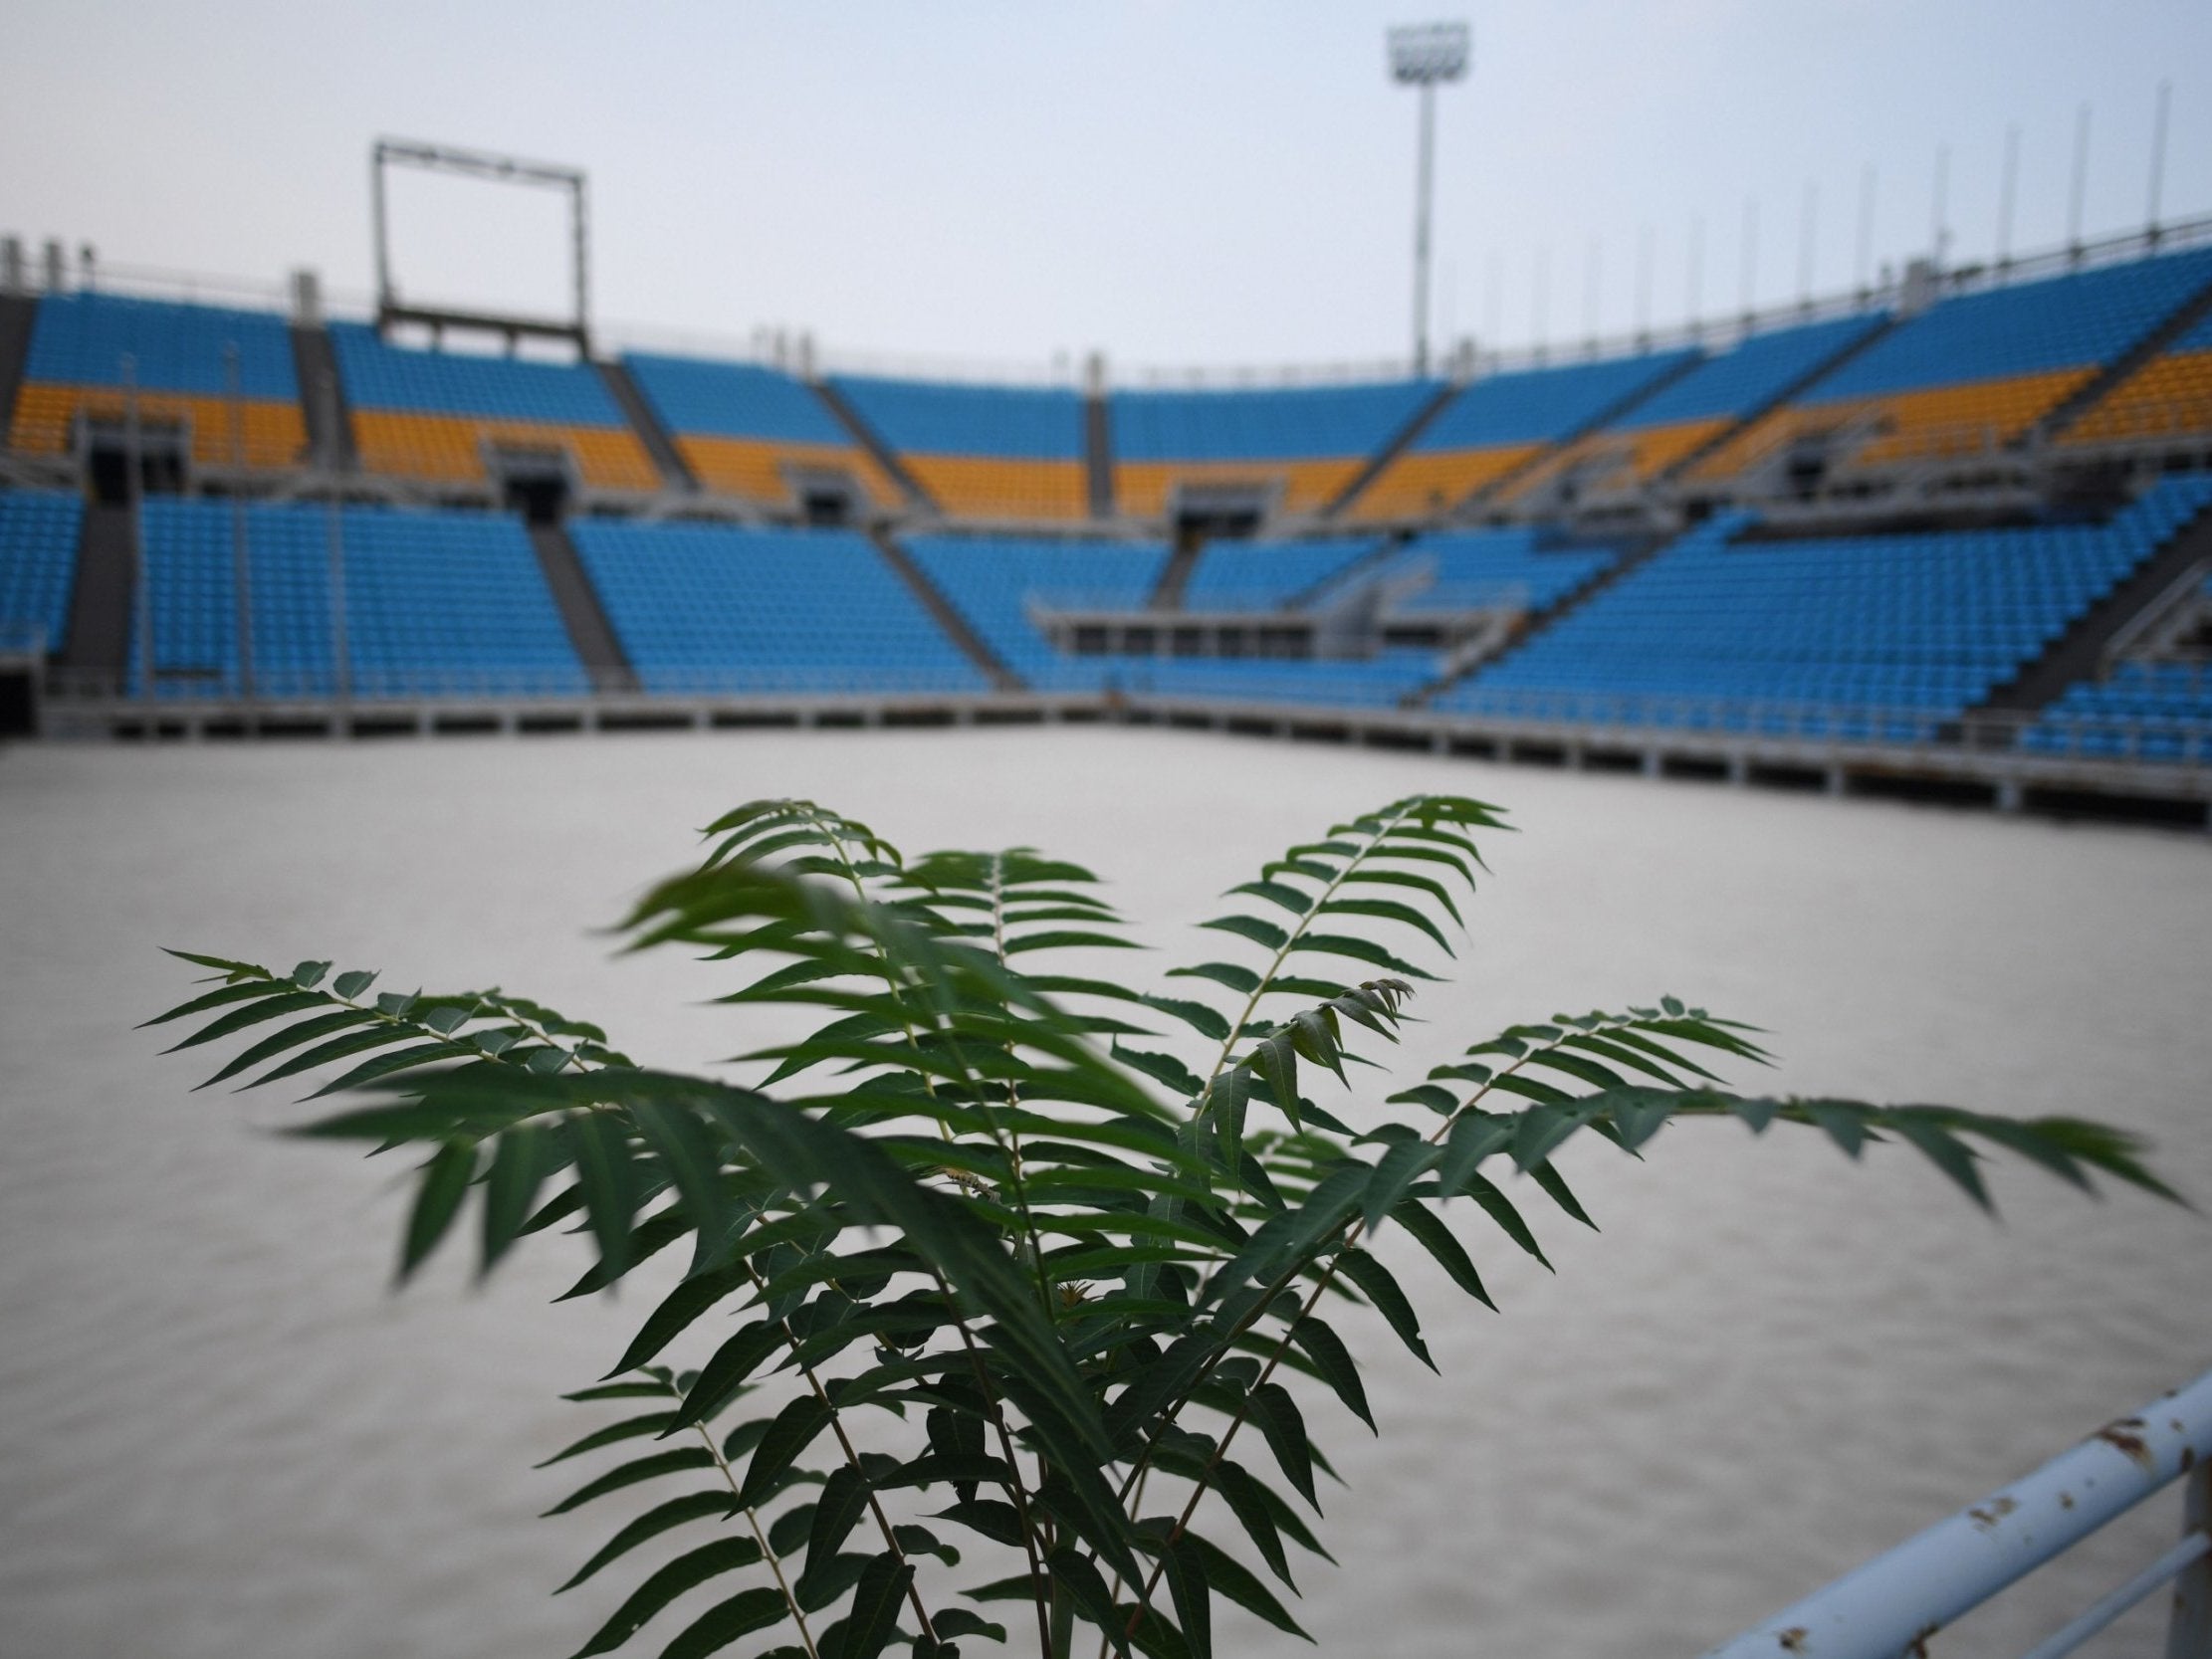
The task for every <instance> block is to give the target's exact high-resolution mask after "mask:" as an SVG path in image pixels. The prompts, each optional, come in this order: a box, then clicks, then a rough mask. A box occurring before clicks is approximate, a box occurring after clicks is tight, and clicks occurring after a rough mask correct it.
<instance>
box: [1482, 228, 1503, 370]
mask: <svg viewBox="0 0 2212 1659" xmlns="http://www.w3.org/2000/svg"><path fill="white" fill-rule="evenodd" d="M1484 266H1485V270H1484V273H1483V278H1482V290H1483V293H1482V330H1483V332H1484V333H1485V334H1487V335H1488V336H1489V339H1488V343H1489V347H1490V349H1491V350H1492V351H1495V350H1496V349H1497V338H1498V330H1499V329H1501V328H1503V327H1504V326H1505V255H1504V254H1503V253H1502V252H1500V251H1499V250H1498V249H1496V248H1492V249H1491V250H1490V257H1489V258H1488V259H1487V260H1486V261H1484Z"/></svg>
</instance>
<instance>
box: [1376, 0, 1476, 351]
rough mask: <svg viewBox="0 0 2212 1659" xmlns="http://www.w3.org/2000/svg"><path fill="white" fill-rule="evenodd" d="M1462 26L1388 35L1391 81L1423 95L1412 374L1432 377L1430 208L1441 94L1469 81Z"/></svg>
mask: <svg viewBox="0 0 2212 1659" xmlns="http://www.w3.org/2000/svg"><path fill="white" fill-rule="evenodd" d="M1468 56H1469V49H1468V33H1467V26H1466V25H1465V24H1464V23H1420V24H1414V25H1411V26H1409V27H1405V28H1399V29H1393V30H1391V31H1390V78H1391V79H1392V80H1393V81H1395V82H1397V83H1398V84H1399V85H1400V86H1401V87H1418V88H1420V89H1421V152H1420V161H1419V164H1418V169H1419V170H1418V172H1417V174H1416V178H1415V185H1414V191H1415V205H1414V372H1415V373H1416V374H1427V373H1428V372H1429V206H1430V198H1431V196H1432V195H1433V194H1434V188H1433V187H1434V184H1435V177H1436V147H1437V89H1438V87H1439V86H1442V85H1444V84H1445V83H1447V82H1452V81H1460V80H1464V79H1465V78H1466V73H1467V58H1468Z"/></svg>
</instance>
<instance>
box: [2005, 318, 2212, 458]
mask: <svg viewBox="0 0 2212 1659" xmlns="http://www.w3.org/2000/svg"><path fill="white" fill-rule="evenodd" d="M2207 311H2212V283H2206V284H2205V285H2204V287H2202V288H2200V289H2198V290H2197V292H2196V293H2195V294H2194V295H2193V296H2191V297H2190V299H2189V300H2188V301H2187V302H2186V303H2184V304H2183V305H2181V306H2180V307H2179V308H2177V309H2176V310H2175V311H2174V312H2173V314H2172V315H2171V316H2169V317H2167V318H2166V320H2165V321H2163V322H2161V323H2159V324H2158V326H2157V327H2155V328H2153V329H2151V331H2150V332H2149V333H2147V334H2145V335H2144V336H2143V337H2142V338H2141V339H2139V340H2137V341H2136V342H2135V343H2134V344H2133V345H2131V346H2129V347H2128V348H2127V349H2126V350H2125V351H2123V352H2121V353H2120V354H2119V355H2118V356H2117V357H2114V358H2113V359H2112V360H2111V362H2109V363H2108V364H2106V365H2105V366H2104V367H2103V368H2101V369H2100V370H2098V372H2097V374H2096V375H2095V376H2094V377H2093V378H2092V379H2090V380H2089V381H2088V383H2087V384H2085V385H2083V386H2082V387H2081V388H2080V389H2079V390H2077V391H2074V392H2072V393H2070V394H2069V395H2068V396H2067V397H2066V398H2065V399H2064V400H2063V401H2061V402H2060V404H2059V406H2058V407H2057V408H2055V409H2053V410H2052V411H2051V412H2050V413H2049V414H2048V415H2046V416H2044V417H2043V419H2042V420H2040V421H2038V422H2037V423H2036V427H2035V433H2034V436H2037V437H2044V438H2048V437H2050V436H2052V435H2053V434H2054V433H2058V432H2063V431H2065V430H2066V428H2067V427H2068V426H2070V425H2072V424H2073V423H2074V422H2075V421H2077V420H2079V419H2080V418H2081V417H2082V416H2083V415H2085V414H2087V413H2088V412H2089V411H2090V410H2091V409H2092V408H2094V407H2096V405H2097V403H2098V402H2099V400H2100V399H2101V398H2102V397H2103V396H2104V394H2105V393H2106V392H2108V391H2110V390H2111V389H2112V388H2113V387H2114V386H2116V385H2118V384H2119V383H2120V382H2121V381H2122V380H2124V379H2126V378H2127V377H2128V376H2129V375H2130V374H2133V373H2134V372H2135V371H2136V370H2137V369H2139V368H2141V367H2142V366H2143V364H2145V363H2147V362H2149V361H2150V359H2151V358H2153V357H2155V356H2157V355H2158V353H2159V352H2161V351H2163V350H2165V348H2166V347H2167V346H2169V345H2171V344H2172V343H2173V342H2174V341H2175V340H2177V339H2179V338H2180V337H2181V336H2182V335H2183V334H2185V333H2187V332H2188V331H2189V330H2190V329H2191V328H2193V327H2195V326H2196V325H2197V319H2198V318H2200V317H2202V316H2203V315H2204V314H2205V313H2206V312H2207Z"/></svg>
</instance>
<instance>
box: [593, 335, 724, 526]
mask: <svg viewBox="0 0 2212 1659" xmlns="http://www.w3.org/2000/svg"><path fill="white" fill-rule="evenodd" d="M597 366H598V370H599V378H600V379H601V380H604V381H605V382H606V388H607V395H608V396H609V397H611V398H613V399H614V403H615V407H616V408H618V409H620V410H621V411H622V415H623V418H624V419H625V420H627V421H628V422H629V423H630V430H631V431H633V432H635V433H636V434H637V441H638V442H639V443H641V444H643V445H644V446H645V453H646V454H647V455H649V456H651V457H652V458H653V465H654V466H656V467H658V468H659V469H660V475H661V482H662V483H663V484H665V485H667V486H668V488H669V489H671V490H681V491H683V492H685V493H686V494H688V495H695V494H697V493H698V490H699V480H698V479H697V478H696V477H694V476H693V474H692V470H691V468H690V467H688V466H686V465H685V464H684V458H683V455H682V453H681V452H680V451H679V450H678V449H677V448H676V440H675V439H673V438H672V437H670V436H669V434H668V429H667V428H666V427H664V426H662V425H661V423H660V417H659V416H658V415H656V414H654V413H653V406H652V405H651V404H650V403H648V402H647V401H646V400H645V394H644V393H643V392H641V391H639V390H638V388H637V382H636V381H635V380H632V379H631V378H630V371H629V370H628V369H627V368H626V367H624V366H623V365H622V364H621V363H619V362H615V361H611V360H610V361H607V362H603V363H600V364H599V365H597Z"/></svg>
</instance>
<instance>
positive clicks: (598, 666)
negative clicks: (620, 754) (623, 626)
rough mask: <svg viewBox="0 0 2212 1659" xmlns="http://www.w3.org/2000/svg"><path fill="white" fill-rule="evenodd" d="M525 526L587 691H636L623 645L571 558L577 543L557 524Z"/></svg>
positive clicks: (574, 558)
mask: <svg viewBox="0 0 2212 1659" xmlns="http://www.w3.org/2000/svg"><path fill="white" fill-rule="evenodd" d="M526 527H527V528H528V529H529V531H530V544H531V547H532V549H533V550H534V551H535V552H536V553H537V554H538V568H539V569H540V570H542V571H544V572H545V576H546V586H547V587H548V588H550V589H552V591H553V605H554V607H555V608H556V609H557V610H558V611H559V612H560V625H561V626H562V627H563V628H565V629H567V630H568V643H569V645H571V646H572V647H574V648H575V653H576V660H577V661H578V662H580V663H582V664H583V671H584V673H586V674H588V675H589V676H590V677H591V689H592V690H593V691H594V692H598V693H600V694H602V695H604V694H606V693H609V692H634V691H637V690H638V689H639V687H638V682H637V672H636V670H634V669H633V668H631V666H630V661H629V659H628V658H627V657H625V656H624V655H623V654H622V642H621V641H620V640H619V639H617V638H616V637H615V634H614V627H613V624H611V623H610V622H608V621H607V614H606V610H605V607H603V606H602V605H601V604H600V603H599V595H598V593H597V591H596V590H595V589H594V588H593V587H592V585H591V578H590V577H588V576H586V575H585V574H584V572H583V561H582V560H581V559H580V558H578V557H577V556H576V544H575V543H574V542H573V541H570V540H569V539H568V532H567V531H566V530H564V529H562V528H561V527H560V526H559V525H558V524H530V525H527V526H526Z"/></svg>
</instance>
